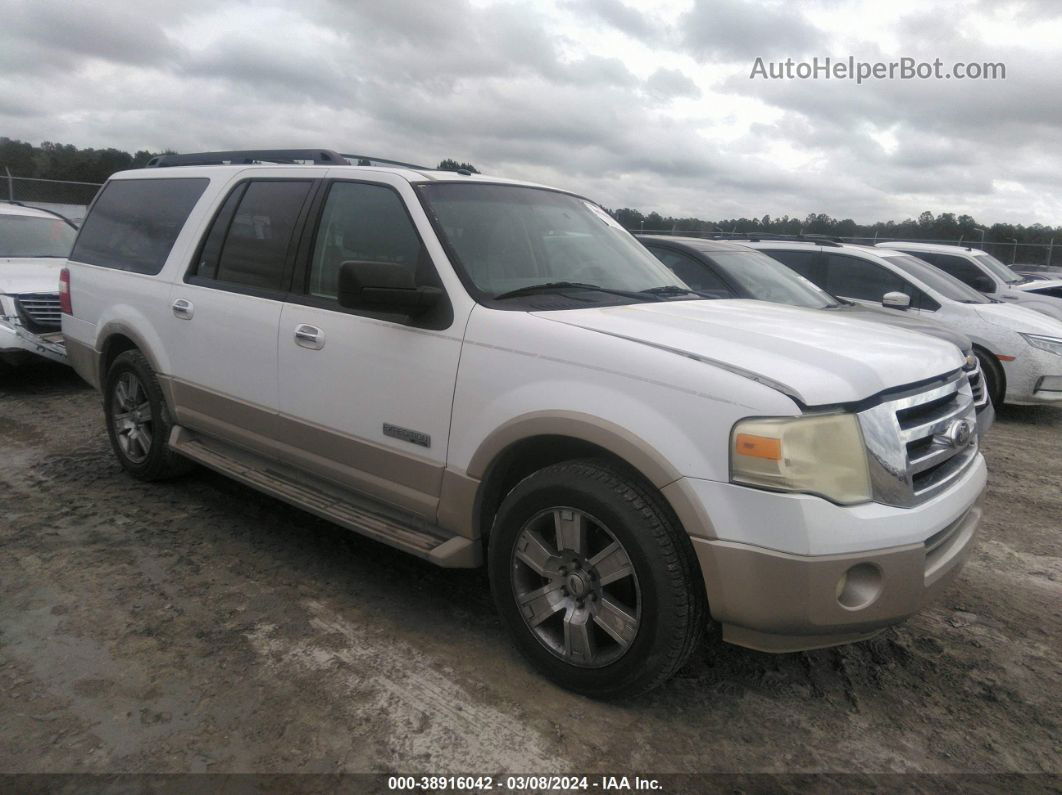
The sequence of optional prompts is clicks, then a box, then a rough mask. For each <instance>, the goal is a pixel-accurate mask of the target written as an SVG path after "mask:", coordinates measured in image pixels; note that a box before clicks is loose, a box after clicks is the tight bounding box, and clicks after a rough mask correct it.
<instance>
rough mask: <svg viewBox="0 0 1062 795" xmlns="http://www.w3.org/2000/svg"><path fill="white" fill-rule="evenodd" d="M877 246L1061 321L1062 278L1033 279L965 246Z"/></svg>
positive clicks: (994, 295) (984, 291) (924, 244)
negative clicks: (899, 252) (923, 263)
mask: <svg viewBox="0 0 1062 795" xmlns="http://www.w3.org/2000/svg"><path fill="white" fill-rule="evenodd" d="M878 247H879V248H887V249H891V250H893V251H902V252H903V253H905V254H910V255H911V256H912V257H918V259H920V260H924V261H926V262H928V263H929V264H930V265H935V266H936V267H938V268H940V269H941V270H942V271H944V272H945V273H947V274H950V275H951V276H954V277H955V278H956V279H958V280H959V281H960V282H962V283H963V284H965V285H967V286H969V287H972V288H974V289H975V290H977V291H978V292H981V293H984V294H985V295H987V296H990V297H992V298H998V299H999V300H1001V301H1006V302H1008V303H1015V304H1018V305H1019V306H1022V307H1025V308H1027V309H1035V310H1036V311H1037V312H1041V313H1043V314H1045V315H1047V316H1048V317H1052V318H1054V319H1055V320H1062V277H1060V278H1056V279H1030V278H1029V277H1027V276H1022V275H1021V274H1020V273H1018V272H1017V271H1015V270H1013V269H1012V268H1010V266H1008V265H1004V264H1003V263H1002V262H1000V261H999V260H998V259H996V258H995V257H993V256H992V255H991V254H989V253H987V252H985V251H980V250H978V249H975V248H969V247H966V246H945V245H941V244H938V243H910V242H907V241H902V242H895V243H878Z"/></svg>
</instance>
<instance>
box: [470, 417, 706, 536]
mask: <svg viewBox="0 0 1062 795" xmlns="http://www.w3.org/2000/svg"><path fill="white" fill-rule="evenodd" d="M577 458H602V459H605V460H607V461H610V462H612V463H613V464H615V465H616V466H617V467H619V468H621V469H625V470H627V471H628V472H631V473H632V474H634V475H636V476H637V477H639V478H640V479H642V480H644V481H645V482H646V483H647V484H648V485H650V486H652V488H653V490H654V491H655V492H656V493H657V494H659V495H660V497H661V502H662V503H663V504H664V505H665V506H666V507H667V508H669V509H670V511H671V512H672V513H673V514H674V518H675V519H676V521H677V522H678V523H679V524H680V525H681V526H682V527H683V528H684V529H685V531H686V533H687V534H689V535H714V534H713V533H711V532H710V524H709V523H708V521H707V517H706V516H705V515H704V511H703V509H698V507H697V506H695V505H694V504H693V503H692V494H691V493H690V492H689V491H688V490H687V489H685V488H683V487H682V483H683V476H682V473H681V472H680V471H679V470H677V469H676V468H675V466H674V465H673V464H672V463H671V462H670V461H669V460H668V459H667V458H665V457H664V456H663V454H661V453H660V451H659V450H657V449H656V448H655V447H654V446H653V445H651V444H650V443H648V442H647V441H645V440H644V439H642V438H641V437H639V436H638V435H637V434H635V433H633V432H631V431H630V430H628V429H627V428H624V427H622V426H619V425H616V424H615V423H611V422H609V421H607V420H603V419H601V418H599V417H594V416H591V415H586V414H579V413H574V412H556V411H546V412H536V413H534V414H529V415H525V416H523V417H519V418H516V419H514V420H511V421H510V422H508V423H506V424H505V425H503V426H501V427H500V428H498V429H497V430H495V431H494V432H493V433H491V434H490V435H489V436H488V437H487V438H486V439H485V440H484V441H483V442H482V443H481V444H480V446H479V447H478V448H477V450H476V452H475V454H474V455H473V456H472V459H471V460H470V462H469V465H468V469H467V471H466V475H467V477H468V479H470V480H471V482H472V483H475V484H476V485H475V488H474V489H473V490H468V492H467V493H468V495H469V497H470V498H471V499H470V503H471V504H468V505H467V506H466V510H465V511H464V512H463V513H464V514H465V516H466V521H468V522H470V524H471V527H472V529H473V534H474V535H476V536H480V537H482V538H484V539H486V538H487V537H488V536H489V535H490V530H491V527H492V525H493V522H494V517H495V515H496V514H497V511H498V508H499V506H500V505H501V502H502V500H503V499H504V498H505V495H507V494H508V493H509V492H510V491H511V490H512V489H513V487H515V486H516V484H517V483H519V482H520V481H521V480H523V479H524V478H525V477H527V476H528V475H530V474H532V473H533V472H537V471H538V470H540V469H543V468H545V467H547V466H551V465H553V464H557V463H561V462H562V461H570V460H574V459H577ZM693 525H695V526H693Z"/></svg>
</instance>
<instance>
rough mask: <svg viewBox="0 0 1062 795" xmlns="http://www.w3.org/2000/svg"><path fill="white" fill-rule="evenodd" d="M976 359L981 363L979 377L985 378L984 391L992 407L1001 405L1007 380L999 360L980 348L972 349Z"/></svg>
mask: <svg viewBox="0 0 1062 795" xmlns="http://www.w3.org/2000/svg"><path fill="white" fill-rule="evenodd" d="M974 354H975V355H976V356H977V361H979V362H980V363H981V377H982V378H984V379H985V391H986V392H987V393H988V398H989V400H991V401H992V406H993V407H994V408H997V409H998V408H999V407H1000V406H1002V405H1003V401H1004V399H1005V398H1006V393H1007V380H1006V376H1005V375H1004V374H1003V367H1002V365H1000V363H999V360H998V359H997V358H996V357H995V356H993V355H992V354H990V353H989V352H988V351H984V350H981V349H980V348H978V349H976V350H975V351H974Z"/></svg>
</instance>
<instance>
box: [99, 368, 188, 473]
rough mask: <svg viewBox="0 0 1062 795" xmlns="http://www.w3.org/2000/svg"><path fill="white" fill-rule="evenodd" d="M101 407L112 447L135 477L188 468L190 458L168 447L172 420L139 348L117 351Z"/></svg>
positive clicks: (152, 373) (156, 381)
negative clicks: (183, 456) (182, 456)
mask: <svg viewBox="0 0 1062 795" xmlns="http://www.w3.org/2000/svg"><path fill="white" fill-rule="evenodd" d="M103 413H104V417H105V418H106V422H107V435H108V436H109V437H110V440H111V448H112V449H113V450H114V454H115V456H116V457H117V458H118V462H119V463H120V464H121V465H122V467H123V468H124V469H125V471H126V472H128V473H129V474H130V475H132V476H133V477H135V478H138V479H140V480H147V481H151V480H164V479H166V478H172V477H177V476H178V475H183V474H185V473H186V472H188V471H189V470H191V468H192V466H193V465H192V462H191V461H188V460H187V459H185V458H181V457H180V456H179V455H177V454H176V453H174V452H173V450H171V449H170V446H169V438H170V431H171V430H172V428H173V421H172V420H171V418H170V412H169V408H168V407H167V406H166V400H165V398H164V397H163V395H162V387H161V386H160V385H159V382H158V379H157V378H156V377H155V372H154V370H152V369H151V365H150V364H148V360H147V359H146V358H145V357H144V354H142V353H141V352H140V351H138V350H129V351H125V352H124V353H121V354H119V355H118V356H117V357H115V360H114V362H113V363H112V364H111V367H110V369H109V370H108V371H107V377H106V380H105V383H104V388H103Z"/></svg>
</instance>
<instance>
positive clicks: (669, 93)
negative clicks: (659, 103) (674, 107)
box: [645, 68, 701, 101]
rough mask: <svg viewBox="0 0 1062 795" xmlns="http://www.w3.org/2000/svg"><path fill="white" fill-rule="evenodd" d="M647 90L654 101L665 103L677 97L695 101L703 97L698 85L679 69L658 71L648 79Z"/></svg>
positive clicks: (646, 82) (661, 69)
mask: <svg viewBox="0 0 1062 795" xmlns="http://www.w3.org/2000/svg"><path fill="white" fill-rule="evenodd" d="M645 90H646V92H647V93H648V94H649V95H650V96H652V97H653V98H654V99H659V100H664V101H666V100H669V99H675V98H676V97H692V98H694V99H695V98H697V97H699V96H700V95H701V90H700V89H699V88H698V87H697V84H696V83H694V82H693V81H692V80H691V79H690V78H689V77H688V76H686V75H685V74H683V73H682V72H680V71H679V70H678V69H664V68H660V69H657V70H656V71H655V72H653V73H652V74H651V75H649V77H648V78H647V79H646V81H645Z"/></svg>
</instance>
